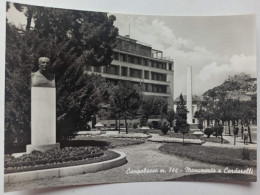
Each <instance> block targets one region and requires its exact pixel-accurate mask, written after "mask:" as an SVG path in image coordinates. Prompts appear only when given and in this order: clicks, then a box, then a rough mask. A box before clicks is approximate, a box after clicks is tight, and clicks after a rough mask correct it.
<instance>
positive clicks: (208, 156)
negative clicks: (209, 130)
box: [159, 143, 256, 167]
mask: <svg viewBox="0 0 260 195" xmlns="http://www.w3.org/2000/svg"><path fill="white" fill-rule="evenodd" d="M159 150H161V151H162V152H165V153H167V154H173V155H177V156H180V157H183V158H189V159H192V160H197V161H201V162H205V163H209V164H217V165H224V166H243V167H256V150H249V156H250V160H242V151H243V149H242V148H237V149H233V148H219V147H205V146H201V145H189V144H187V145H182V144H178V143H169V144H164V145H162V146H161V147H160V148H159Z"/></svg>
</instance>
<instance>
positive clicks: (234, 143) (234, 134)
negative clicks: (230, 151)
mask: <svg viewBox="0 0 260 195" xmlns="http://www.w3.org/2000/svg"><path fill="white" fill-rule="evenodd" d="M234 145H236V135H235V134H234Z"/></svg>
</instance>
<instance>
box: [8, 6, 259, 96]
mask: <svg viewBox="0 0 260 195" xmlns="http://www.w3.org/2000/svg"><path fill="white" fill-rule="evenodd" d="M113 15H115V16H116V18H117V20H116V22H115V26H117V27H118V28H119V34H120V35H127V34H129V24H130V37H131V38H133V39H137V40H139V41H141V42H144V43H147V44H149V45H152V47H153V48H154V49H158V50H161V51H163V53H164V56H169V57H170V58H171V59H173V60H174V75H175V79H174V82H175V84H174V96H175V97H177V96H179V95H180V93H183V94H186V67H187V66H192V75H193V78H192V80H193V86H192V90H193V94H197V95H201V94H202V93H204V92H205V91H206V90H208V89H210V88H213V87H215V86H217V85H219V84H221V83H223V82H224V80H225V79H226V78H227V77H228V75H234V74H237V73H241V72H244V73H249V74H251V75H252V77H256V30H255V29H256V26H255V25H256V22H255V17H254V16H253V15H244V16H216V17H215V16H214V17H213V16H210V17H205V16H196V17H183V16H169V17H167V16H141V15H124V14H113ZM7 18H8V22H12V23H14V24H16V25H24V24H25V22H26V18H25V17H24V16H23V15H22V14H21V13H19V12H17V11H16V10H15V9H13V8H11V9H10V11H9V12H8V13H7Z"/></svg>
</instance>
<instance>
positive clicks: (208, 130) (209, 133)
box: [204, 128, 214, 138]
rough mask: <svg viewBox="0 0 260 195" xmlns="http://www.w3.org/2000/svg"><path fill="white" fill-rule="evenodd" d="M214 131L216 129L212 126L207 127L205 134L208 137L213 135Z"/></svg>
mask: <svg viewBox="0 0 260 195" xmlns="http://www.w3.org/2000/svg"><path fill="white" fill-rule="evenodd" d="M213 132H214V130H213V129H212V128H206V129H205V130H204V134H206V135H207V136H208V138H209V137H210V136H211V135H212V133H213Z"/></svg>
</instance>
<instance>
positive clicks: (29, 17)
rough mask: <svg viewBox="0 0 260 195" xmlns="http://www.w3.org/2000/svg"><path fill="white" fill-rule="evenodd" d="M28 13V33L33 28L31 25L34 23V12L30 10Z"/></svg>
mask: <svg viewBox="0 0 260 195" xmlns="http://www.w3.org/2000/svg"><path fill="white" fill-rule="evenodd" d="M27 13H28V17H27V23H26V31H29V30H30V28H31V23H32V13H33V11H32V10H30V11H28V12H27Z"/></svg>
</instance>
